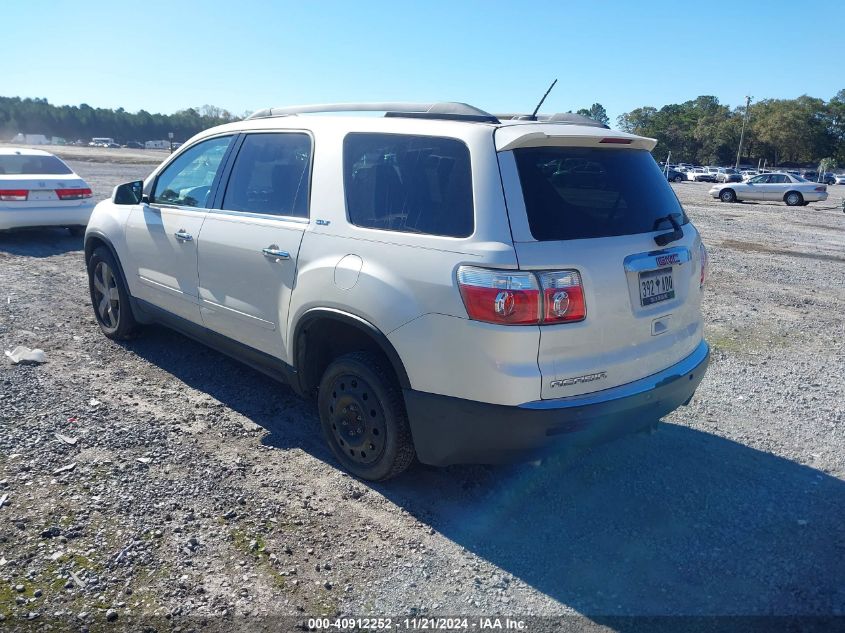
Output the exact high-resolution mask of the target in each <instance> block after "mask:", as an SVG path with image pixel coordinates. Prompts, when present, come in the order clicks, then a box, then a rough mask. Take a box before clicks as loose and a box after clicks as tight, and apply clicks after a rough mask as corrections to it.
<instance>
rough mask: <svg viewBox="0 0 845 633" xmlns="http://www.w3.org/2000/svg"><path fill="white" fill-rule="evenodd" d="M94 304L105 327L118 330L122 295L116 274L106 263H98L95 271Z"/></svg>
mask: <svg viewBox="0 0 845 633" xmlns="http://www.w3.org/2000/svg"><path fill="white" fill-rule="evenodd" d="M94 302H95V304H96V308H97V316H99V318H100V321H101V322H102V323H103V325H105V326H106V327H107V328H110V329H116V328H117V326H118V324H119V323H120V293H119V291H118V289H117V279H116V278H115V276H114V272H113V271H112V269H111V267H110V266H109V265H108V264H107V263H106V262H97V266H96V268H95V269H94Z"/></svg>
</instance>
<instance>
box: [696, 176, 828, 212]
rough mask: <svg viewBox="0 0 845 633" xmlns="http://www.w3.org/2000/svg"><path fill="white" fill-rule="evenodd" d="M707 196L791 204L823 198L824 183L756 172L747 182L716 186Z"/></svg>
mask: <svg viewBox="0 0 845 633" xmlns="http://www.w3.org/2000/svg"><path fill="white" fill-rule="evenodd" d="M710 195H711V196H713V197H714V198H719V199H720V200H721V201H722V202H742V201H744V200H766V201H775V200H778V201H783V202H785V203H786V204H787V205H789V206H790V207H794V206H798V205H807V204H809V203H810V202H818V201H822V200H827V186H826V185H820V184H818V183H814V182H809V181H807V180H805V179H804V178H802V177H801V176H794V175H792V174H788V173H774V174H760V175H758V176H754V177H753V178H751V179H749V180H748V182H742V183H732V184H726V185H716V186H715V187H713V188H712V189H710Z"/></svg>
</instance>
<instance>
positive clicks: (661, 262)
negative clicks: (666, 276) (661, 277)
mask: <svg viewBox="0 0 845 633" xmlns="http://www.w3.org/2000/svg"><path fill="white" fill-rule="evenodd" d="M680 263H681V257H680V256H679V255H678V254H677V253H672V254H671V255H658V256H657V265H658V266H669V265H671V264H680Z"/></svg>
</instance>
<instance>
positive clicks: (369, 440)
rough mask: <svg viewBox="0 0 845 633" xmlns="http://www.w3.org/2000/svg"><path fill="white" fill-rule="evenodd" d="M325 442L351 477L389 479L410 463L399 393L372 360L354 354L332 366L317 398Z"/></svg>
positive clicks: (378, 360)
mask: <svg viewBox="0 0 845 633" xmlns="http://www.w3.org/2000/svg"><path fill="white" fill-rule="evenodd" d="M317 405H318V408H319V411H320V421H321V423H322V426H323V433H324V435H325V437H326V441H327V442H328V444H329V446H330V447H331V449H332V452H333V453H334V454H335V457H337V459H338V461H340V463H341V464H342V465H343V467H344V468H345V469H346V470H348V471H349V472H350V473H352V474H353V475H355V476H356V477H360V478H362V479H369V480H372V481H380V480H384V479H389V478H391V477H395V476H396V475H398V474H399V473H401V472H403V471H404V470H405V469H407V468H408V466H410V465H411V463H412V462H413V460H414V456H415V455H414V447H413V441H412V439H411V430H410V427H409V426H408V419H407V414H406V413H405V404H404V401H403V398H402V391H401V389H400V388H399V385H398V384H397V382H396V377H395V376H394V375H393V372H392V371H391V370H390V369H388V367H387V365H386V363H385V362H384V361H383V360H382V359H381V358H380V357H379V356H377V355H375V354H371V353H369V352H354V353H351V354H346V355H344V356H341V357H340V358H338V359H336V360H335V361H334V362H332V363H331V364H330V365H329V366H328V368H327V369H326V371H325V373H324V374H323V378H322V380H321V381H320V387H319V391H318V396H317Z"/></svg>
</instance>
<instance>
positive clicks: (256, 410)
mask: <svg viewBox="0 0 845 633" xmlns="http://www.w3.org/2000/svg"><path fill="white" fill-rule="evenodd" d="M121 345H123V346H124V347H126V348H127V349H129V350H130V351H132V352H133V353H135V354H137V355H138V356H140V357H141V358H144V359H146V360H147V361H149V362H150V363H152V364H154V365H157V366H158V367H160V368H161V369H163V370H165V371H167V372H169V373H170V374H172V375H173V376H174V377H176V378H178V379H179V380H181V381H182V382H184V383H185V384H186V385H188V386H190V387H192V388H194V389H196V390H198V391H202V392H204V393H207V394H208V395H210V396H212V397H214V398H216V399H217V400H219V401H220V402H221V403H223V404H224V405H225V406H226V407H227V408H229V409H231V410H232V411H235V412H236V413H239V414H240V415H242V416H244V417H246V418H247V419H248V420H249V421H250V422H253V423H255V424H257V425H259V426H261V427H263V428H264V429H266V430H267V431H269V432H270V435H268V436H267V437H266V438H265V439H264V443H265V444H268V445H270V446H273V447H275V448H285V449H286V448H301V449H302V450H304V451H306V452H308V453H309V454H311V455H313V456H314V457H316V458H317V459H320V460H322V461H325V462H328V463H330V464H332V465H334V458H333V456H332V455H331V451H330V450H329V448H328V446H326V444H325V442H324V441H323V436H322V431H321V430H320V425H319V419H318V417H317V409H316V406H315V405H314V404H313V403H312V402H309V401H306V400H304V399H302V398H299V397H298V396H297V395H296V394H294V393H293V391H291V390H290V388H289V387H287V386H286V385H284V384H282V383H280V382H277V381H275V380H273V379H271V378H268V377H267V376H265V375H264V374H262V373H261V372H259V371H256V370H254V369H252V368H250V367H248V366H246V365H244V364H243V363H239V362H237V361H235V360H232V359H231V358H229V357H228V356H226V355H225V354H221V353H219V352H216V351H214V350H213V349H211V348H209V347H206V346H205V345H202V344H200V343H197V342H196V341H194V340H193V339H190V338H188V337H185V336H182V335H181V334H178V333H177V332H174V331H172V330H168V329H166V328H163V327H157V326H148V327H146V328H145V329H144V334H143V336H140V337H138V338H137V339H133V340H131V341H126V342H121Z"/></svg>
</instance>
